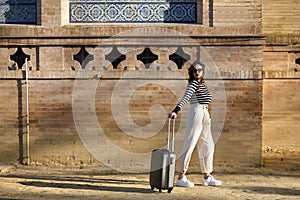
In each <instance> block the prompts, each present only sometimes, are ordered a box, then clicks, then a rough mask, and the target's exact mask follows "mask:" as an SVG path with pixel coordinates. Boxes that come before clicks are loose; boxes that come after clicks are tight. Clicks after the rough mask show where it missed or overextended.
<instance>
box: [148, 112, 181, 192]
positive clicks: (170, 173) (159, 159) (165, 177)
mask: <svg viewBox="0 0 300 200" xmlns="http://www.w3.org/2000/svg"><path fill="white" fill-rule="evenodd" d="M172 121H173V123H172V125H173V126H172V149H171V150H170V132H171V131H170V126H171V119H170V118H169V123H168V145H167V149H155V150H153V151H152V154H151V168H150V186H151V189H152V190H153V189H154V188H157V189H158V190H159V192H161V191H162V190H168V193H170V192H171V191H172V190H173V187H174V176H175V162H176V155H175V152H174V128H175V119H172Z"/></svg>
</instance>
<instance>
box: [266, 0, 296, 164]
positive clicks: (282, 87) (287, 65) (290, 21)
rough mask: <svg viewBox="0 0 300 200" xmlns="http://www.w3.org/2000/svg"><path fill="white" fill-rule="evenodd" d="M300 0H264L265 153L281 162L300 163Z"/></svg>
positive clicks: (267, 157)
mask: <svg viewBox="0 0 300 200" xmlns="http://www.w3.org/2000/svg"><path fill="white" fill-rule="evenodd" d="M299 3H300V2H299V1H284V0H278V1H269V0H264V1H263V34H264V35H265V36H266V44H265V46H264V54H263V70H264V82H263V102H264V103H263V149H264V154H263V155H264V160H265V161H266V162H275V163H276V164H277V165H278V166H279V165H282V164H284V163H289V164H290V165H293V164H297V163H298V162H297V161H296V160H297V159H298V160H299V155H300V153H299V152H300V147H299V143H298V141H299V139H300V137H299V134H297V133H298V131H299V128H300V126H299V105H298V102H299V98H300V97H299V89H298V88H299V86H300V82H299V78H300V74H299V69H300V65H299V63H297V62H296V60H297V59H299V58H300V45H299V41H300V28H299V27H300V26H299V25H300V24H299V23H300V22H299V16H300V9H299ZM283 161H284V162H283Z"/></svg>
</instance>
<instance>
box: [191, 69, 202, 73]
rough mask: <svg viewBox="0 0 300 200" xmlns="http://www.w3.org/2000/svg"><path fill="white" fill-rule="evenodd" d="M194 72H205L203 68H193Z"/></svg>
mask: <svg viewBox="0 0 300 200" xmlns="http://www.w3.org/2000/svg"><path fill="white" fill-rule="evenodd" d="M193 72H194V73H196V72H199V73H201V72H203V69H193Z"/></svg>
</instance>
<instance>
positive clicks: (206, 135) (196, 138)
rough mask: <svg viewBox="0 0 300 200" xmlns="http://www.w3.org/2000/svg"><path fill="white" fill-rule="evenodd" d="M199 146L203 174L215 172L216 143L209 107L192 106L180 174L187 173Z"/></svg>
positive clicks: (180, 162) (181, 158)
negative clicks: (195, 150) (212, 131)
mask: <svg viewBox="0 0 300 200" xmlns="http://www.w3.org/2000/svg"><path fill="white" fill-rule="evenodd" d="M196 146H197V150H198V156H199V160H200V166H201V172H202V173H211V172H212V171H213V155H214V146H215V144H214V141H213V137H212V134H211V119H210V115H209V112H208V106H207V105H201V104H191V107H190V110H189V113H188V117H187V124H186V135H185V139H184V145H183V149H182V152H181V154H180V158H179V165H178V172H179V173H186V172H187V170H188V166H189V163H190V160H191V156H192V153H193V151H194V149H195V147H196Z"/></svg>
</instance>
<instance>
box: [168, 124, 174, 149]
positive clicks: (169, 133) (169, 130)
mask: <svg viewBox="0 0 300 200" xmlns="http://www.w3.org/2000/svg"><path fill="white" fill-rule="evenodd" d="M171 121H172V149H171V152H174V132H175V118H174V119H171V118H169V122H168V150H169V151H170V135H171Z"/></svg>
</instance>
